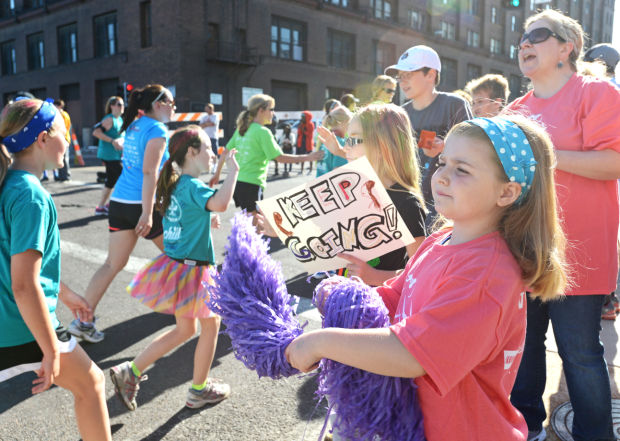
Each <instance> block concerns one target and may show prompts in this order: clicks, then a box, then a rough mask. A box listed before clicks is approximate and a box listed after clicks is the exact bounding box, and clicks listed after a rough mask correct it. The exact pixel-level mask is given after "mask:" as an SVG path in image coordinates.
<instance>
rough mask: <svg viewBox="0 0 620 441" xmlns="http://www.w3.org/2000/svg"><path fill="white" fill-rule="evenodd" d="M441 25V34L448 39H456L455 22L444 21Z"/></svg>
mask: <svg viewBox="0 0 620 441" xmlns="http://www.w3.org/2000/svg"><path fill="white" fill-rule="evenodd" d="M440 25H441V28H440V29H439V34H440V35H441V36H442V37H443V38H445V39H447V40H454V39H455V35H456V32H455V27H454V24H453V23H448V22H445V21H442V22H440Z"/></svg>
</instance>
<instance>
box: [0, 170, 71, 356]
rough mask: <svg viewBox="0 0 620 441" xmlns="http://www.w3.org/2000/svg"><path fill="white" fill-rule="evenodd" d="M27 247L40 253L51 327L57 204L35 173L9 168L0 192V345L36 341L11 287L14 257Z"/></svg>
mask: <svg viewBox="0 0 620 441" xmlns="http://www.w3.org/2000/svg"><path fill="white" fill-rule="evenodd" d="M27 250H35V251H38V252H39V253H41V272H40V273H39V283H40V284H41V288H42V289H43V295H44V296H45V303H46V306H47V309H48V312H49V314H50V318H51V321H52V326H53V327H54V328H57V327H58V325H59V324H60V323H59V322H58V319H57V318H56V303H57V302H58V289H59V284H60V234H59V232H58V224H57V218H56V207H55V206H54V201H53V200H52V197H51V196H50V194H49V193H48V192H47V190H45V189H44V188H43V187H42V186H41V183H40V182H39V179H38V178H37V177H36V176H34V175H32V174H30V173H28V172H25V171H22V170H9V171H8V173H7V175H6V178H5V180H4V183H3V186H2V191H1V192H0V347H8V346H17V345H22V344H25V343H29V342H31V341H34V336H33V335H32V333H31V332H30V330H29V329H28V326H27V325H26V323H25V322H24V319H23V318H22V316H21V314H20V312H19V309H18V308H17V304H16V303H15V297H14V296H13V290H12V288H11V257H12V256H14V255H16V254H20V253H23V252H24V251H27Z"/></svg>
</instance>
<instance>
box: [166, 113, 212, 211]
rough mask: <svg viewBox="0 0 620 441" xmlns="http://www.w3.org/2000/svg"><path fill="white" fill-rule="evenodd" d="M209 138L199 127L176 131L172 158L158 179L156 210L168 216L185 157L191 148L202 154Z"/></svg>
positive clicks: (170, 144) (171, 138)
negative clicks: (202, 149) (201, 150)
mask: <svg viewBox="0 0 620 441" xmlns="http://www.w3.org/2000/svg"><path fill="white" fill-rule="evenodd" d="M208 142H209V141H208V138H207V135H206V134H205V132H204V130H202V128H200V126H197V125H194V124H192V125H189V126H185V127H182V128H180V129H178V130H176V131H175V132H174V133H173V134H172V136H171V137H170V141H169V142H168V152H169V153H170V158H168V160H167V161H166V162H165V163H164V166H163V168H162V169H161V172H160V173H159V178H158V179H157V189H156V193H155V209H156V210H157V211H159V212H160V213H161V215H162V216H165V215H166V210H167V209H168V206H170V200H171V199H172V193H173V192H174V189H175V188H176V186H177V183H178V182H179V177H180V176H181V170H180V167H183V165H184V164H185V156H186V155H187V151H188V150H189V149H190V148H193V149H194V150H198V151H199V152H200V149H201V146H202V144H208Z"/></svg>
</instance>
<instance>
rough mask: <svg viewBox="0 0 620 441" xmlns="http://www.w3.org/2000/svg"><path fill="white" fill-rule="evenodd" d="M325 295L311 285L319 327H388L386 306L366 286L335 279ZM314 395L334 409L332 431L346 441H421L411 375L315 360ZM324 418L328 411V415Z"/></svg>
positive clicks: (418, 410) (419, 413)
mask: <svg viewBox="0 0 620 441" xmlns="http://www.w3.org/2000/svg"><path fill="white" fill-rule="evenodd" d="M340 279H342V280H340V283H338V284H334V285H333V286H332V287H331V293H330V294H329V296H327V298H325V297H324V295H323V290H322V288H323V285H324V284H330V285H331V284H333V283H334V278H331V279H326V280H325V281H323V282H321V284H319V285H318V286H317V288H316V289H315V291H314V292H315V294H314V299H313V300H314V303H315V304H316V305H317V306H319V309H321V310H322V311H323V313H324V318H323V327H324V328H329V327H334V328H348V329H367V328H385V327H388V326H389V325H390V319H389V315H388V311H387V308H386V307H385V305H384V304H383V301H382V300H381V298H380V296H379V295H378V294H377V292H376V291H375V290H373V289H372V288H370V287H369V286H367V285H365V284H363V283H360V282H357V281H355V280H351V279H346V278H340ZM320 368H321V369H320V373H319V388H318V390H317V394H318V395H319V397H320V398H323V397H327V398H328V400H329V403H330V408H335V411H336V419H335V422H334V429H335V431H337V433H338V434H339V435H340V436H341V437H343V438H345V439H351V440H362V441H363V440H366V441H374V440H376V439H380V440H382V441H424V440H425V437H424V428H423V424H422V412H421V409H420V404H419V402H418V398H417V392H416V385H415V383H414V382H413V380H411V379H407V378H397V377H385V376H383V375H377V374H372V373H370V372H367V371H363V370H361V369H357V368H353V367H350V366H347V365H344V364H341V363H337V362H335V361H332V360H328V359H323V360H321V363H320ZM328 418H329V413H328Z"/></svg>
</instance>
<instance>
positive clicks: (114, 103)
mask: <svg viewBox="0 0 620 441" xmlns="http://www.w3.org/2000/svg"><path fill="white" fill-rule="evenodd" d="M110 105H111V106H121V107H123V106H124V104H123V103H121V102H119V101H114V102H112V103H110Z"/></svg>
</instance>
